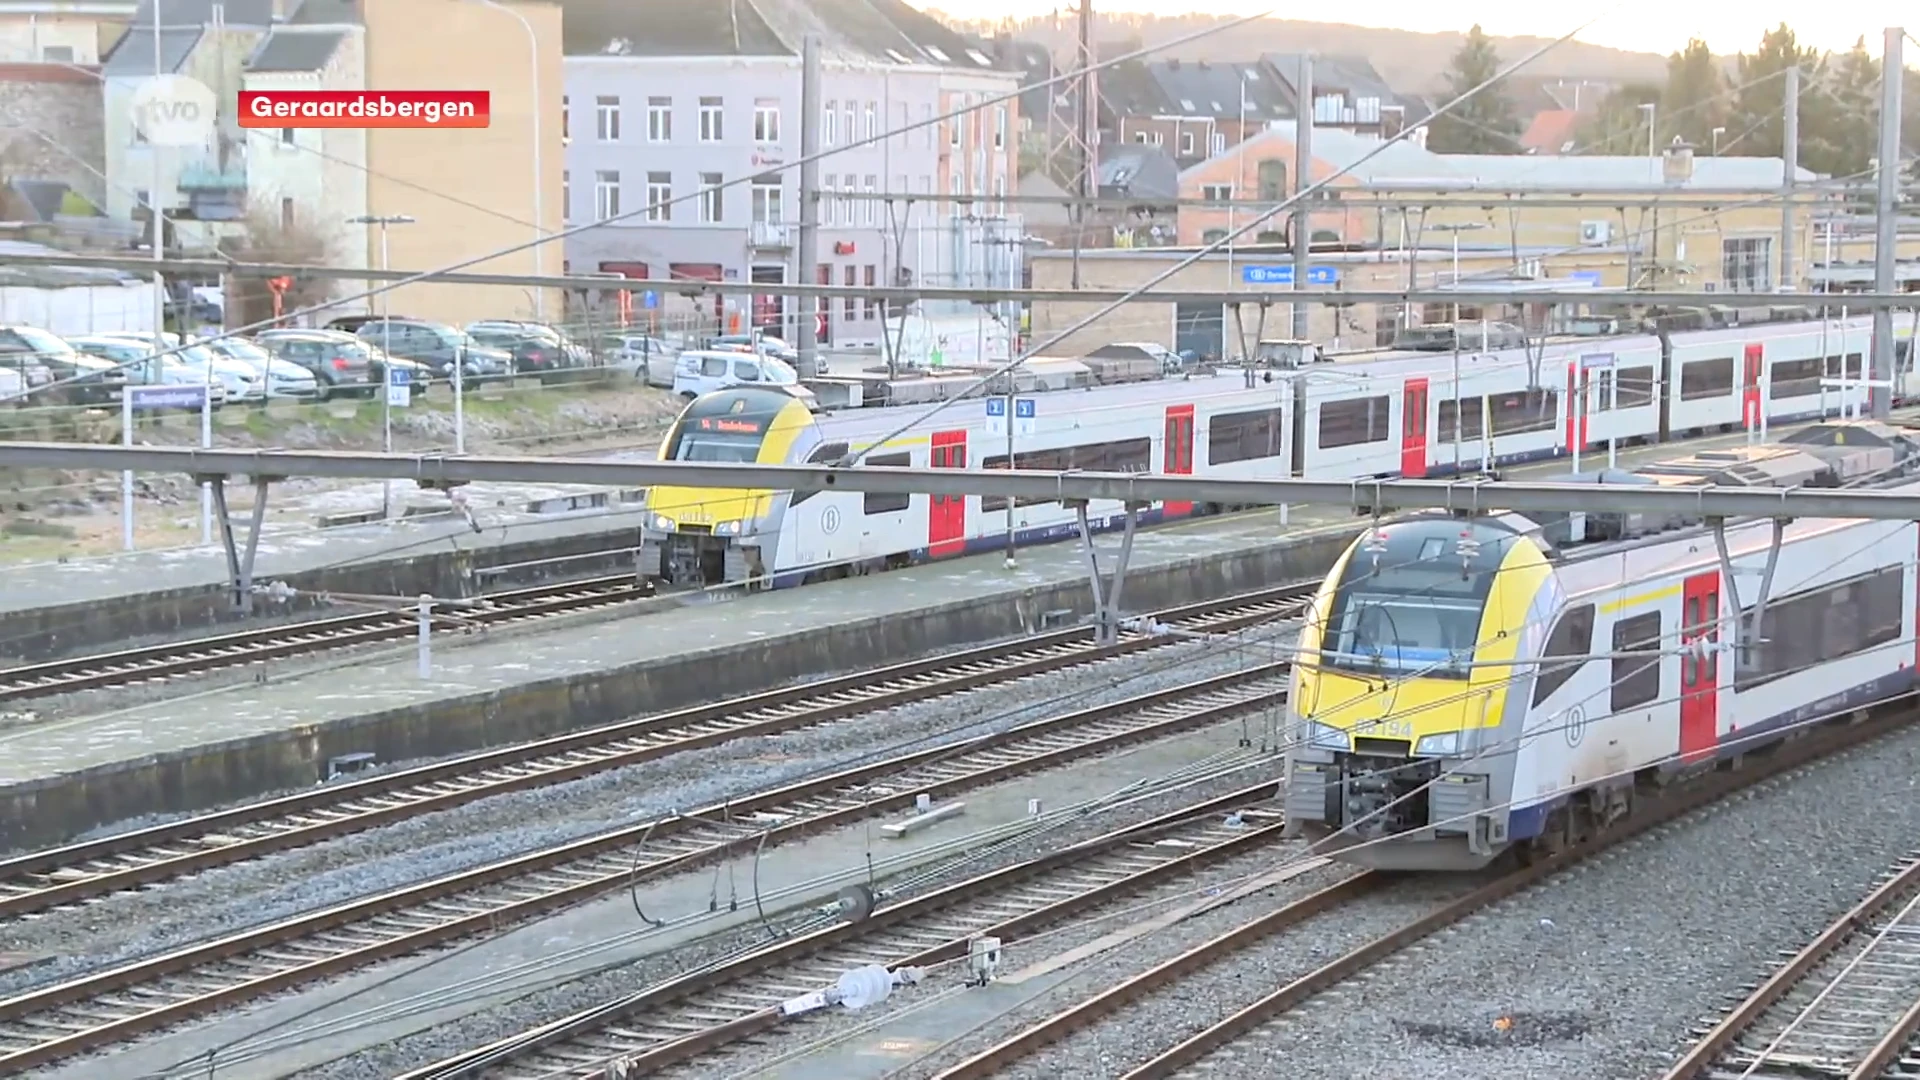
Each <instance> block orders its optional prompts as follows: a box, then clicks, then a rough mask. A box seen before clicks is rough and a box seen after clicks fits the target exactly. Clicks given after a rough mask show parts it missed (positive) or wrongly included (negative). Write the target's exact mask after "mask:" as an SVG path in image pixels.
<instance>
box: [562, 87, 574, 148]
mask: <svg viewBox="0 0 1920 1080" xmlns="http://www.w3.org/2000/svg"><path fill="white" fill-rule="evenodd" d="M571 138H573V99H572V98H570V97H566V96H564V95H563V96H562V97H561V98H560V141H561V142H565V141H567V140H568V139H571Z"/></svg>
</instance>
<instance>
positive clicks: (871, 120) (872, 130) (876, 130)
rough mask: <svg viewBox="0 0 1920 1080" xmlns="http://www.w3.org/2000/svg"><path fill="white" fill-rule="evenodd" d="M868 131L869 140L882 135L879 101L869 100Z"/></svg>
mask: <svg viewBox="0 0 1920 1080" xmlns="http://www.w3.org/2000/svg"><path fill="white" fill-rule="evenodd" d="M866 132H867V138H868V139H869V140H873V139H878V138H879V137H880V103H879V102H877V101H869V102H867V127H866Z"/></svg>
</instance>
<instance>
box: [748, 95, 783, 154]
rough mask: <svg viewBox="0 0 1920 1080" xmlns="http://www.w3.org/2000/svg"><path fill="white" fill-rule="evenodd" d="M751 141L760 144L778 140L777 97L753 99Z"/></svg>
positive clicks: (778, 115) (778, 100)
mask: <svg viewBox="0 0 1920 1080" xmlns="http://www.w3.org/2000/svg"><path fill="white" fill-rule="evenodd" d="M753 141H754V142H757V143H760V144H761V145H766V144H768V143H777V142H779V141H780V99H779V98H759V99H757V100H755V101H754V103H753Z"/></svg>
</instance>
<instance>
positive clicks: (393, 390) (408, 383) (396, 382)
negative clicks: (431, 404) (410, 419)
mask: <svg viewBox="0 0 1920 1080" xmlns="http://www.w3.org/2000/svg"><path fill="white" fill-rule="evenodd" d="M387 404H388V405H389V406H391V407H393V408H396V409H404V408H406V407H407V406H409V405H411V404H413V372H411V371H408V370H407V369H406V368H398V367H390V368H388V369H387Z"/></svg>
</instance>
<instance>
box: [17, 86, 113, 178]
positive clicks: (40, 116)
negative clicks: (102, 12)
mask: <svg viewBox="0 0 1920 1080" xmlns="http://www.w3.org/2000/svg"><path fill="white" fill-rule="evenodd" d="M0 125H4V127H0V146H4V147H5V148H6V149H5V151H4V168H5V170H6V174H7V175H8V176H9V177H17V178H22V179H33V180H59V181H62V182H64V183H65V184H66V185H67V186H68V187H71V188H72V189H73V190H75V191H77V192H79V193H80V194H82V195H84V196H85V197H87V198H88V199H91V200H94V201H96V202H98V201H99V200H100V199H101V198H102V197H103V196H104V195H105V185H104V184H103V183H102V182H101V180H100V175H99V174H100V172H102V171H104V170H105V169H106V165H107V158H106V132H105V130H104V128H103V127H102V124H101V112H100V76H99V73H98V71H97V70H94V71H88V70H75V69H74V68H72V67H67V66H65V65H61V64H27V63H7V62H0ZM16 128H17V129H19V130H12V129H16Z"/></svg>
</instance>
